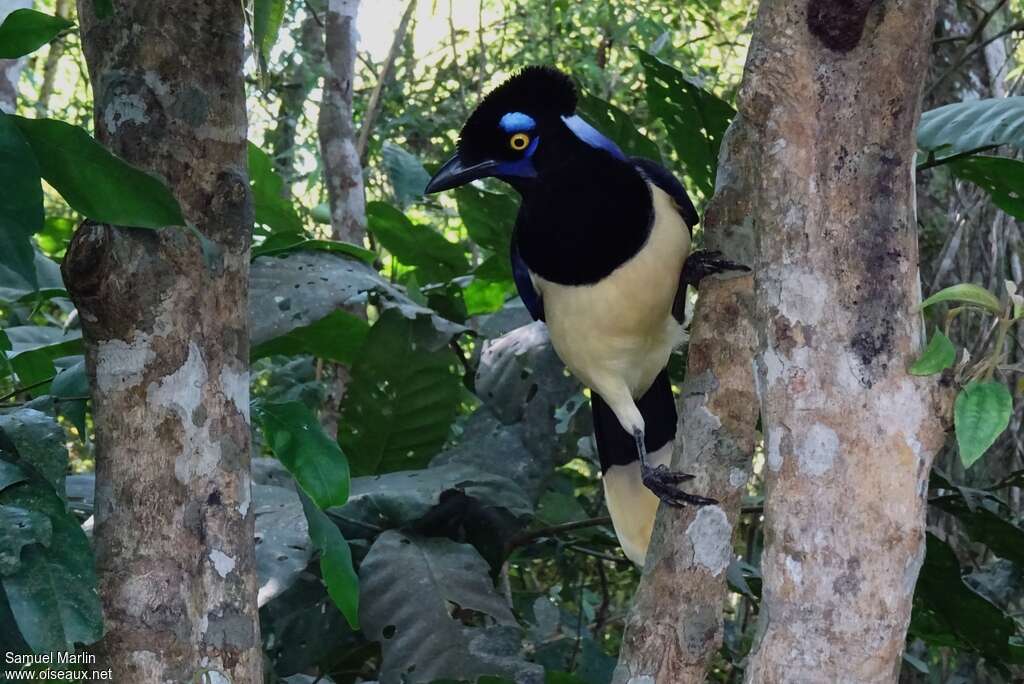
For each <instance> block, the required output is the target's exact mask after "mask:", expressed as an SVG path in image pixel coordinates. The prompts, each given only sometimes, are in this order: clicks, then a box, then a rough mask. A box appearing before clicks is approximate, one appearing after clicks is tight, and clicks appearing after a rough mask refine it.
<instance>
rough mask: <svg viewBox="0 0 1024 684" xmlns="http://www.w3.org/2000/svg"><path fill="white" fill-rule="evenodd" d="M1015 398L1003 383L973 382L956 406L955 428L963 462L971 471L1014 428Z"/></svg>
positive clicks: (958, 399)
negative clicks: (1000, 438) (1007, 429)
mask: <svg viewBox="0 0 1024 684" xmlns="http://www.w3.org/2000/svg"><path fill="white" fill-rule="evenodd" d="M1012 413H1013V398H1012V397H1011V396H1010V391H1009V390H1008V389H1006V385H1004V384H1002V383H1001V382H972V383H969V384H968V385H967V386H966V387H964V388H963V389H962V390H961V391H960V394H958V395H957V397H956V402H954V404H953V425H954V427H955V428H956V442H957V446H959V447H960V460H961V461H962V462H963V464H964V468H970V467H971V466H972V465H974V463H975V461H977V460H978V459H979V458H981V457H982V455H983V454H984V453H985V452H986V451H987V450H988V448H989V447H990V446H992V444H993V443H995V441H996V438H998V437H999V435H1000V434H1002V432H1003V430H1005V429H1006V426H1007V425H1009V424H1010V415H1011V414H1012Z"/></svg>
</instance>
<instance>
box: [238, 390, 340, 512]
mask: <svg viewBox="0 0 1024 684" xmlns="http://www.w3.org/2000/svg"><path fill="white" fill-rule="evenodd" d="M253 409H254V412H255V413H256V416H257V418H258V420H259V422H260V424H261V425H262V427H263V434H264V436H265V437H266V440H267V444H268V445H269V446H270V449H271V451H273V452H274V455H275V456H277V458H278V460H280V461H281V463H282V464H284V467H286V468H287V469H288V472H290V473H291V474H292V475H293V476H294V477H295V480H296V481H297V482H298V483H299V485H300V486H301V487H302V489H303V491H305V492H306V493H307V494H308V495H309V496H310V497H311V498H312V499H313V501H315V502H316V504H317V505H318V506H320V507H321V508H326V507H328V506H341V505H343V504H344V503H345V502H346V501H348V487H349V474H348V461H347V460H346V458H345V455H344V454H343V453H342V452H341V449H340V448H339V447H338V444H337V442H335V441H334V440H333V439H331V438H330V437H328V436H327V435H326V434H324V430H323V428H322V427H320V423H319V421H317V419H316V416H314V415H313V412H312V411H310V410H309V408H307V407H306V405H305V404H301V403H299V402H297V401H288V402H266V401H258V402H254V404H253Z"/></svg>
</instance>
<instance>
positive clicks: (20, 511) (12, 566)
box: [0, 505, 53, 577]
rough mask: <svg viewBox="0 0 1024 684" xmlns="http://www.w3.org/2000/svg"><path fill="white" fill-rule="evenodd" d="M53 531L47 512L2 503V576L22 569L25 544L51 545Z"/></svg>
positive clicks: (0, 553)
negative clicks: (22, 552)
mask: <svg viewBox="0 0 1024 684" xmlns="http://www.w3.org/2000/svg"><path fill="white" fill-rule="evenodd" d="M52 532H53V527H52V526H51V525H50V519H49V518H48V517H47V516H46V514H45V513H41V512H39V511H30V510H28V509H25V508H21V507H20V506H4V505H0V577H3V576H6V575H12V574H14V573H16V572H17V571H18V570H20V569H21V550H22V548H24V547H25V546H27V545H29V544H42V545H43V546H49V545H50V536H51V534H52Z"/></svg>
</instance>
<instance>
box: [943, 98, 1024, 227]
mask: <svg viewBox="0 0 1024 684" xmlns="http://www.w3.org/2000/svg"><path fill="white" fill-rule="evenodd" d="M1022 99H1024V98H1022ZM950 166H951V168H952V169H953V173H954V174H955V175H956V176H957V177H958V178H962V179H963V180H966V181H970V182H971V183H974V184H975V185H977V186H978V187H980V188H981V189H982V190H984V191H985V192H987V193H988V194H989V195H990V196H991V197H992V201H993V202H994V203H995V205H996V206H997V207H999V208H1000V209H1002V210H1003V211H1005V212H1006V213H1007V214H1010V215H1011V216H1013V217H1015V218H1019V219H1024V162H1021V161H1017V160H1016V159H1007V158H1005V157H969V158H967V159H960V160H958V161H955V162H952V164H951V165H950Z"/></svg>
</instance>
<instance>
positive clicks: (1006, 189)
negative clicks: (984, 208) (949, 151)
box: [952, 157, 1024, 219]
mask: <svg viewBox="0 0 1024 684" xmlns="http://www.w3.org/2000/svg"><path fill="white" fill-rule="evenodd" d="M952 169H953V173H954V174H955V175H956V176H957V177H958V178H962V179H963V180H965V181H970V182H971V183H974V184H975V185H977V186H978V187H979V188H981V189H982V190H984V191H985V192H987V193H988V194H989V196H990V197H991V198H992V201H993V202H994V203H995V205H996V206H997V207H999V208H1000V209H1002V210H1003V211H1005V212H1006V213H1007V214H1010V215H1011V216H1013V217H1015V218H1018V219H1024V162H1020V161H1017V160H1016V159H1007V158H1005V157H970V158H969V159H961V160H959V161H956V162H953V164H952Z"/></svg>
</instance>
